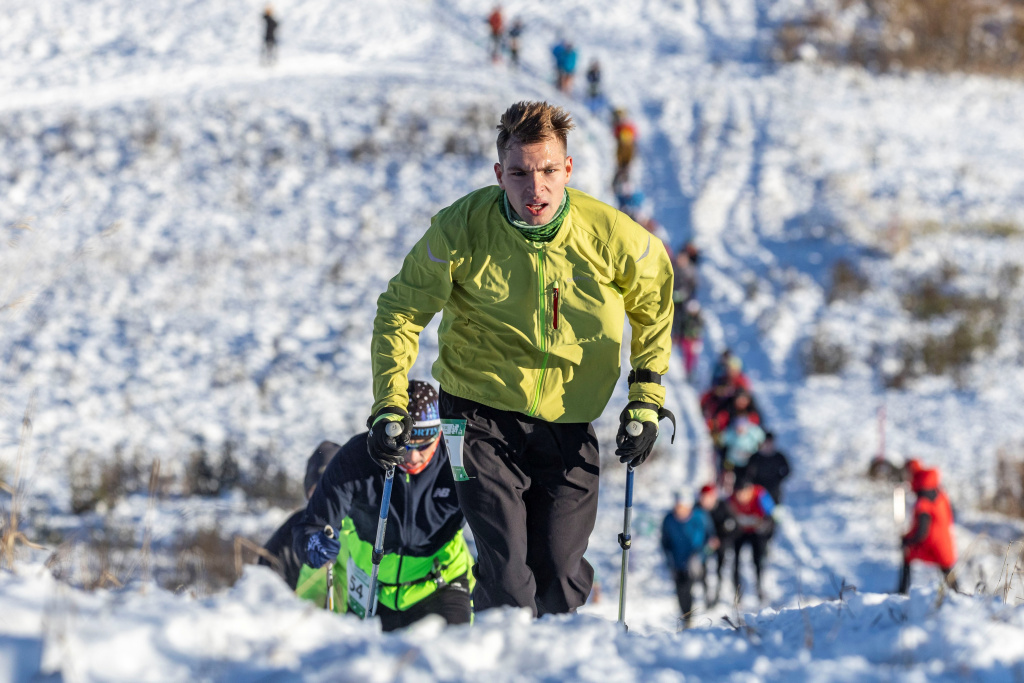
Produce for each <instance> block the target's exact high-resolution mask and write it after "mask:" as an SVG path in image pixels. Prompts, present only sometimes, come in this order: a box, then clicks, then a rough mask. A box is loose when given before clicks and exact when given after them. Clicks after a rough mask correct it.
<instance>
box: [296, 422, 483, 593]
mask: <svg viewBox="0 0 1024 683" xmlns="http://www.w3.org/2000/svg"><path fill="white" fill-rule="evenodd" d="M366 437H367V435H366V432H363V433H362V434H359V435H357V436H354V437H352V439H350V440H349V441H348V443H346V444H345V445H344V446H342V447H341V450H340V451H339V452H338V454H337V455H336V456H335V457H334V459H333V460H331V462H330V464H329V465H328V466H327V469H326V470H324V473H323V475H322V477H321V479H320V484H319V486H317V488H316V491H315V492H314V493H313V497H312V498H310V500H309V504H308V505H307V506H306V510H305V512H304V513H303V514H302V517H301V518H300V520H299V523H298V524H296V525H295V528H294V530H293V543H292V545H293V549H294V551H295V553H296V555H298V557H299V558H300V559H301V560H302V561H303V562H304V563H305V562H306V545H307V543H308V540H309V537H310V536H311V535H313V534H315V533H316V532H318V531H322V530H323V528H324V526H325V525H327V524H330V525H331V526H332V527H334V528H335V529H341V528H342V521H343V520H345V518H346V517H347V518H349V519H348V521H346V522H345V525H344V526H345V528H346V529H349V530H350V531H349V533H348V534H344V535H343V536H342V539H343V540H342V543H343V545H344V546H345V547H343V549H342V555H345V554H346V552H347V554H348V555H349V556H351V557H352V559H353V560H354V562H355V564H356V566H358V567H359V568H360V569H362V570H363V571H365V572H367V573H370V571H371V569H372V564H371V554H372V550H373V542H374V540H375V539H376V537H377V521H378V518H379V516H380V503H381V496H382V495H383V492H384V470H382V469H381V468H380V467H378V466H377V465H376V464H375V463H374V462H373V460H371V459H370V456H369V455H368V454H367V450H366ZM464 521H465V520H464V518H463V516H462V510H461V509H460V508H459V501H458V498H457V497H456V494H455V479H454V477H453V475H452V469H451V466H450V463H449V460H448V450H447V448H446V446H445V443H444V439H442V440H441V443H440V444H438V448H437V451H436V452H435V453H434V457H433V458H432V459H431V461H430V463H429V464H428V465H427V467H426V468H425V469H424V470H423V471H422V472H420V473H419V474H415V475H409V474H405V473H404V472H402V471H401V470H395V480H394V484H393V486H392V491H391V509H390V512H389V514H388V524H387V533H386V534H385V536H384V558H383V559H382V560H381V564H380V570H379V574H378V582H379V590H378V600H379V601H380V604H381V605H384V606H385V607H388V608H390V609H393V610H406V609H408V608H409V607H411V606H412V605H414V604H416V603H417V602H419V601H420V600H422V599H424V598H426V597H427V596H429V595H431V594H433V593H434V592H435V591H436V590H437V589H438V587H439V586H443V585H445V584H446V583H449V582H451V580H452V579H455V578H457V577H459V576H462V575H463V574H465V573H466V572H468V571H469V569H470V567H471V566H472V563H473V559H472V556H471V555H470V554H469V549H468V547H467V546H466V542H465V540H464V539H463V537H462V533H461V530H462V525H463V523H464Z"/></svg>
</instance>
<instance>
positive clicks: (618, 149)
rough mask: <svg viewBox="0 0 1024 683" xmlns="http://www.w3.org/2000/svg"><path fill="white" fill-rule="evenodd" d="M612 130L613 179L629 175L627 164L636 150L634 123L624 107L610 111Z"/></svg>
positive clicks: (622, 179)
mask: <svg viewBox="0 0 1024 683" xmlns="http://www.w3.org/2000/svg"><path fill="white" fill-rule="evenodd" d="M612 132H613V133H614V135H615V164H616V168H615V180H616V181H618V182H622V181H624V180H625V179H626V178H628V177H629V166H630V164H632V163H633V154H634V153H635V151H636V124H635V123H633V122H632V121H630V120H629V118H628V116H627V115H626V110H625V109H616V110H615V111H614V112H613V113H612Z"/></svg>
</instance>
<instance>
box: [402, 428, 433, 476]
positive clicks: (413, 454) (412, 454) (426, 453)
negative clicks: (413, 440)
mask: <svg viewBox="0 0 1024 683" xmlns="http://www.w3.org/2000/svg"><path fill="white" fill-rule="evenodd" d="M440 441H441V436H440V435H438V437H437V438H436V439H434V441H433V442H431V444H430V445H429V446H426V447H425V448H410V449H407V450H406V451H405V464H406V466H408V467H410V468H416V467H419V466H420V465H422V464H423V463H425V462H426V461H428V460H430V458H431V456H432V455H434V451H436V450H437V444H438V443H440Z"/></svg>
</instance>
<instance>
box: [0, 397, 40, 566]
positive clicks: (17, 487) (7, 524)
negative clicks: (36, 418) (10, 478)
mask: <svg viewBox="0 0 1024 683" xmlns="http://www.w3.org/2000/svg"><path fill="white" fill-rule="evenodd" d="M31 439H32V404H31V403H29V406H28V407H27V408H26V409H25V415H24V417H22V420H21V435H20V437H19V440H18V457H17V460H16V461H15V466H14V484H13V485H8V486H7V487H6V488H7V489H8V490H9V491H10V493H11V501H10V507H9V508H8V509H7V510H3V511H0V569H7V570H8V571H13V569H14V563H15V560H16V559H17V555H18V547H19V546H28V547H31V548H39V547H40V546H38V545H36V544H34V543H32V542H30V541H29V540H28V538H27V537H26V536H25V534H24V532H23V531H21V505H22V502H23V499H24V497H25V482H24V480H23V479H22V465H23V464H24V462H25V455H26V453H27V450H28V446H29V441H30V440H31Z"/></svg>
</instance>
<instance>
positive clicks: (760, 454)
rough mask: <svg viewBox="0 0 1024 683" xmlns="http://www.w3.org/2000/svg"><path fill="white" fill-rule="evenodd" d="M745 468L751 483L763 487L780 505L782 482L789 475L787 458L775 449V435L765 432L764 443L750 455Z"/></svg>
mask: <svg viewBox="0 0 1024 683" xmlns="http://www.w3.org/2000/svg"><path fill="white" fill-rule="evenodd" d="M747 470H748V472H749V473H750V478H751V480H752V481H753V483H755V484H758V485H759V486H763V487H765V489H767V490H768V493H769V494H770V495H771V497H772V500H773V501H775V504H776V505H782V482H783V481H784V480H785V479H786V477H788V476H789V472H790V470H789V460H787V459H786V456H785V455H784V454H783V453H782V452H781V451H777V450H775V435H774V434H772V433H771V432H766V433H765V437H764V443H762V444H761V448H759V449H758V451H757V452H756V453H754V454H753V455H752V456H750V460H749V461H748V462H747Z"/></svg>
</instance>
